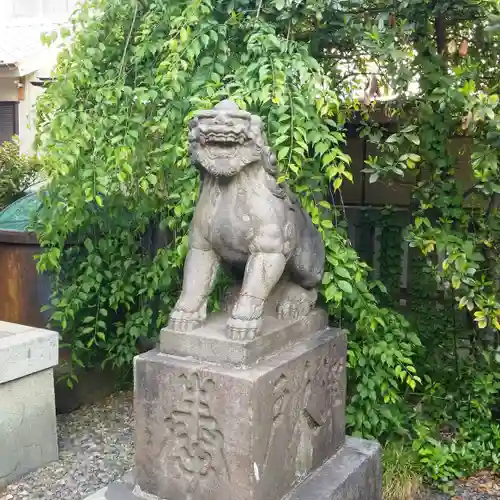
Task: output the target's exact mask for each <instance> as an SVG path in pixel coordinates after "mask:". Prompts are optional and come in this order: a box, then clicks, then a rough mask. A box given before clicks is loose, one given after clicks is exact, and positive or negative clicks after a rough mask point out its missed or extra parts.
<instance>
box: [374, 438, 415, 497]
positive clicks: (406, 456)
mask: <svg viewBox="0 0 500 500" xmlns="http://www.w3.org/2000/svg"><path fill="white" fill-rule="evenodd" d="M382 461H383V466H384V478H383V488H384V490H383V498H384V500H412V499H413V498H415V496H416V494H417V493H418V492H419V490H420V488H421V486H422V477H421V476H420V473H419V468H420V464H419V460H418V456H417V455H416V453H415V452H414V451H413V450H412V449H411V448H410V447H408V446H405V445H404V443H403V442H397V441H396V442H389V443H387V445H386V446H385V447H384V451H383V456H382Z"/></svg>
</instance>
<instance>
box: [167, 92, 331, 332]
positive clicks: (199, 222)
mask: <svg viewBox="0 0 500 500" xmlns="http://www.w3.org/2000/svg"><path fill="white" fill-rule="evenodd" d="M189 154H190V158H191V161H192V163H193V165H194V166H196V167H197V168H198V169H199V171H200V176H201V186H200V194H199V199H198V202H197V205H196V208H195V212H194V216H193V221H192V224H191V229H190V235H189V250H188V254H187V257H186V261H185V264H184V278H183V285H182V292H181V295H180V297H179V300H178V301H177V304H176V305H175V307H174V309H173V310H172V312H171V314H170V318H169V324H168V328H169V329H171V330H174V331H180V332H188V331H191V330H193V329H196V328H199V327H200V326H201V325H202V324H203V323H204V321H205V319H206V315H207V299H208V297H209V295H210V292H211V291H212V287H213V284H214V281H215V277H216V273H217V269H218V267H219V265H223V266H224V267H225V268H227V269H228V270H229V271H230V272H231V274H232V275H233V276H235V277H236V278H237V279H238V278H239V279H240V280H241V277H242V278H243V279H242V282H241V281H240V285H239V287H238V288H239V289H238V292H237V293H234V292H232V293H230V294H229V295H228V298H227V299H226V301H225V303H224V305H223V309H225V310H226V311H227V312H230V317H229V319H228V321H227V328H226V335H227V337H228V338H230V339H233V340H239V341H242V340H251V339H253V338H255V336H256V335H257V334H258V333H259V331H260V328H261V325H262V318H263V315H264V314H269V315H272V316H274V317H277V318H279V319H284V320H296V319H300V318H302V317H305V316H307V315H308V313H309V311H310V310H311V309H312V308H313V307H314V305H315V303H316V299H317V290H316V288H315V287H316V286H317V285H318V284H319V283H320V281H321V279H322V276H323V270H324V260H325V249H324V244H323V240H322V238H321V235H320V234H319V232H318V230H317V229H316V227H315V226H314V225H313V223H312V221H311V219H310V217H309V215H308V214H307V213H306V212H305V210H303V209H302V207H301V206H300V203H299V200H298V198H297V197H296V196H295V195H294V194H293V193H291V192H290V190H289V189H288V187H287V186H286V185H283V184H279V183H278V181H277V166H276V163H277V162H276V157H275V156H274V154H273V153H272V151H271V149H270V148H269V147H268V146H267V141H266V137H265V134H264V131H263V123H262V120H261V119H260V117H258V116H255V115H252V114H250V113H249V112H247V111H243V110H240V109H239V108H238V106H237V105H236V104H235V103H234V102H232V101H228V100H226V101H222V102H220V103H219V104H217V105H216V106H215V107H214V108H213V109H212V110H210V111H203V112H200V113H199V114H198V115H197V116H196V117H195V118H194V119H193V120H191V122H190V124H189Z"/></svg>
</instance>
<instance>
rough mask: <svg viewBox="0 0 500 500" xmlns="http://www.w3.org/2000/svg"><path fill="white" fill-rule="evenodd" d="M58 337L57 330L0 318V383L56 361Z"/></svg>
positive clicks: (50, 366)
mask: <svg viewBox="0 0 500 500" xmlns="http://www.w3.org/2000/svg"><path fill="white" fill-rule="evenodd" d="M58 339H59V335H58V333H57V332H53V331H50V330H43V329H41V328H32V327H30V326H24V325H18V324H16V323H7V322H5V321H0V384H2V383H4V382H9V381H11V380H14V379H17V378H21V377H24V376H25V375H30V374H32V373H36V372H40V371H43V370H46V369H47V368H52V367H53V366H55V365H57V363H58V359H59V352H58Z"/></svg>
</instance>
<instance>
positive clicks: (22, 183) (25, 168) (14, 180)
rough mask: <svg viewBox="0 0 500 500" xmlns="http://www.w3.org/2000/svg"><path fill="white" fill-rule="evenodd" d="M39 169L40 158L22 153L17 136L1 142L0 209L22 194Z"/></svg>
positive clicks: (33, 180) (34, 178)
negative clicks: (11, 139)
mask: <svg viewBox="0 0 500 500" xmlns="http://www.w3.org/2000/svg"><path fill="white" fill-rule="evenodd" d="M38 171H39V165H38V160H37V159H36V158H34V157H30V156H27V155H23V154H21V153H20V151H19V139H18V138H17V137H14V139H13V141H12V142H10V141H6V142H4V143H3V144H0V209H1V208H3V207H5V206H7V205H8V204H9V203H12V202H13V201H15V200H16V199H17V198H19V197H20V196H22V194H23V193H24V192H25V191H26V189H28V188H29V187H30V186H31V185H32V184H33V183H34V182H35V180H36V177H37V174H38Z"/></svg>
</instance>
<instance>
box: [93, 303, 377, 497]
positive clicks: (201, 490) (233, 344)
mask: <svg viewBox="0 0 500 500" xmlns="http://www.w3.org/2000/svg"><path fill="white" fill-rule="evenodd" d="M226 319H227V316H225V315H224V314H221V315H214V316H212V317H211V319H210V320H209V322H208V323H207V325H205V326H204V327H202V328H199V329H198V330H195V332H190V333H184V334H182V333H176V332H172V331H169V330H167V329H164V330H163V331H162V334H161V344H160V346H161V350H153V351H150V352H148V353H146V354H143V355H141V356H138V357H137V358H136V361H135V411H136V460H135V470H134V480H133V483H132V484H125V483H123V484H115V485H112V486H110V488H109V489H107V490H105V491H102V492H98V493H97V494H95V495H94V496H93V497H90V498H92V499H93V500H94V499H95V500H97V499H101V498H102V499H104V498H106V499H108V500H118V499H123V500H126V499H141V498H142V499H162V500H214V499H217V500H280V499H283V500H285V499H287V500H288V499H289V500H299V499H302V498H304V499H306V498H307V499H308V500H309V499H310V500H312V499H316V498H318V499H320V498H321V499H324V500H327V499H331V500H334V499H335V500H336V499H339V500H340V499H341V498H342V499H350V500H380V498H381V496H380V459H379V456H378V455H379V448H378V445H374V444H373V443H367V442H364V441H359V440H354V441H353V440H351V441H349V442H348V443H347V444H346V440H345V430H344V429H345V413H344V411H345V384H346V374H345V360H346V334H345V332H344V331H341V330H338V329H331V328H328V326H327V318H326V315H325V313H323V312H322V311H320V310H315V311H312V312H311V314H310V315H309V316H308V317H307V318H305V319H302V320H299V321H290V322H285V321H280V320H277V319H274V318H266V321H265V324H264V327H263V330H262V335H261V337H258V338H257V339H255V340H252V341H232V340H228V339H227V338H226V337H225V335H224V333H223V332H224V330H223V325H224V324H225V321H226ZM315 471H316V472H315ZM328 477H330V481H329V482H328ZM325 478H326V479H325ZM324 481H327V483H328V485H324V484H323V483H324ZM365 483H366V486H364V485H365ZM321 485H322V486H321ZM320 490H321V491H320ZM347 492H349V493H347ZM317 493H318V494H317ZM328 495H329V496H328ZM343 495H344V496H343Z"/></svg>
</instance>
